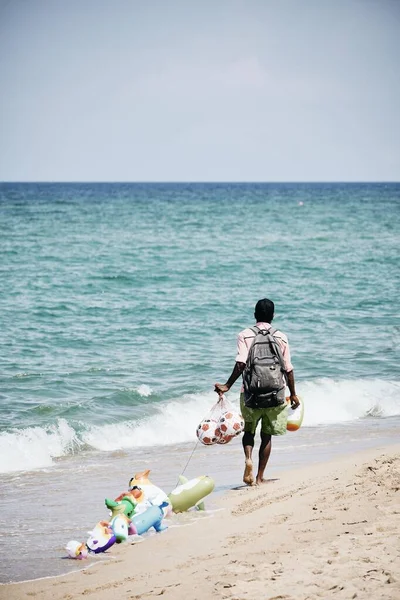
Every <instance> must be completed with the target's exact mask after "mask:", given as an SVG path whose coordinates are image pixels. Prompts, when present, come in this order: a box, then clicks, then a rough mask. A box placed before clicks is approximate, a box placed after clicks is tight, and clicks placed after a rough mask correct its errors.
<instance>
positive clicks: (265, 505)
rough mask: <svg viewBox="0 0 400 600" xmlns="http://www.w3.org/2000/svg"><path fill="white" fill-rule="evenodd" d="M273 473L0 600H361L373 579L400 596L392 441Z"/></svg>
mask: <svg viewBox="0 0 400 600" xmlns="http://www.w3.org/2000/svg"><path fill="white" fill-rule="evenodd" d="M276 475H277V476H278V477H279V479H278V481H274V482H273V483H269V484H265V485H264V486H259V487H254V488H239V489H231V490H229V491H226V492H224V493H223V494H222V495H221V496H220V497H219V498H218V499H217V501H216V504H217V506H218V508H217V510H215V511H210V512H209V513H208V514H206V515H204V516H203V517H201V516H199V515H200V513H195V514H196V518H195V519H193V520H192V521H190V522H189V523H187V522H186V523H185V515H182V516H179V517H180V521H181V526H176V525H175V524H174V525H172V526H171V527H170V530H169V531H167V532H165V533H162V534H156V535H152V536H150V537H148V538H147V539H146V540H144V541H143V542H140V543H130V542H129V541H128V542H126V543H124V544H121V545H119V546H114V547H113V549H112V554H110V556H109V557H107V559H106V560H105V557H104V558H103V559H102V560H96V561H95V562H93V563H91V564H85V563H83V564H82V568H79V570H74V571H71V572H69V573H67V574H65V575H57V576H49V577H44V578H41V579H31V580H27V581H23V582H15V583H7V584H1V585H0V598H7V600H17V599H18V600H20V599H21V598H28V597H29V598H31V597H34V596H38V597H40V598H41V599H42V598H43V599H44V600H47V599H49V600H50V599H51V600H61V599H63V600H67V599H72V598H76V597H78V596H80V595H85V596H86V597H87V598H89V599H90V598H96V599H99V600H111V598H113V597H115V594H116V593H118V595H119V596H120V597H123V598H132V599H134V598H137V599H139V598H152V597H156V596H158V595H162V596H163V598H169V599H171V600H178V599H180V598H182V599H183V598H190V599H191V600H194V599H197V598H199V599H200V598H202V600H204V598H211V597H212V598H217V599H219V598H221V599H222V598H236V599H242V598H243V599H245V598H249V599H253V600H254V598H256V597H262V598H263V599H264V598H274V597H279V595H280V597H281V598H285V600H289V599H292V598H293V599H296V600H297V598H299V599H300V598H304V599H305V598H307V597H308V598H310V599H312V598H320V597H322V598H327V597H331V595H333V594H334V597H335V598H343V599H344V598H346V599H347V598H357V599H364V598H365V600H367V599H369V598H371V597H372V596H373V595H374V593H375V592H374V589H375V588H374V586H376V591H378V590H379V597H380V598H384V599H385V600H386V599H387V600H389V599H390V600H392V599H393V600H394V599H395V597H398V595H400V587H399V586H400V584H399V580H400V573H399V567H397V568H395V565H394V559H395V555H396V552H398V539H399V534H400V531H399V529H400V527H399V519H398V514H399V513H400V509H399V508H398V499H399V497H400V496H399V494H400V444H393V445H392V444H391V445H385V446H380V447H379V446H378V447H376V448H372V449H368V450H362V451H360V452H356V453H354V454H350V455H345V456H340V457H339V458H334V459H333V460H330V461H324V462H322V463H317V464H313V465H308V466H306V467H299V468H297V469H295V470H292V471H288V470H283V471H280V472H278V473H276ZM274 476H275V474H274ZM178 520H179V519H178ZM185 525H189V526H185ZM379 546H381V548H380V549H378V547H379ZM392 563H393V564H392ZM364 588H365V589H364ZM350 592H351V593H350ZM121 594H122V596H121ZM354 594H355V595H354Z"/></svg>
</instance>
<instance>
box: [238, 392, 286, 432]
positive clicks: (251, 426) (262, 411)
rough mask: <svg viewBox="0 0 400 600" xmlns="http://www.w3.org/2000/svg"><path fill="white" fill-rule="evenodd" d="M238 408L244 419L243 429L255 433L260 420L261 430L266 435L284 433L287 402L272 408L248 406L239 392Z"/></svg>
mask: <svg viewBox="0 0 400 600" xmlns="http://www.w3.org/2000/svg"><path fill="white" fill-rule="evenodd" d="M240 410H241V412H242V416H243V419H244V430H245V431H248V432H249V433H253V434H254V433H255V432H256V429H257V425H258V424H259V422H260V421H261V431H262V432H263V433H266V434H267V435H284V434H285V433H286V423H287V404H282V406H274V407H273V408H248V407H247V406H245V404H244V394H243V392H242V393H241V394H240Z"/></svg>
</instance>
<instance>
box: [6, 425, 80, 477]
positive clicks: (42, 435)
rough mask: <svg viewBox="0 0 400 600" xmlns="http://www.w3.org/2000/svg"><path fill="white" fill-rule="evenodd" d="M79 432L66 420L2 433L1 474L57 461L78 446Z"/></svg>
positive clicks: (44, 465) (27, 469) (26, 469)
mask: <svg viewBox="0 0 400 600" xmlns="http://www.w3.org/2000/svg"><path fill="white" fill-rule="evenodd" d="M80 445H81V443H80V442H79V439H78V436H77V433H76V431H75V430H74V429H73V428H72V427H71V426H70V425H69V424H68V422H67V421H66V420H65V419H59V420H58V421H57V423H56V424H55V425H49V426H48V427H27V428H26V429H21V430H17V431H16V430H13V431H11V432H3V433H1V434H0V473H10V472H13V471H29V470H31V469H38V468H45V467H49V466H51V465H52V464H53V458H57V457H59V456H64V455H66V454H71V453H72V452H73V451H74V449H75V450H76V449H78V448H79V446H80Z"/></svg>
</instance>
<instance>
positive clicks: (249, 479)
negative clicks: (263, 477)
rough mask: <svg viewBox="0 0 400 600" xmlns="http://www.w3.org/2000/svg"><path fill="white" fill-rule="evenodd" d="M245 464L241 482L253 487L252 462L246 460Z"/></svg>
mask: <svg viewBox="0 0 400 600" xmlns="http://www.w3.org/2000/svg"><path fill="white" fill-rule="evenodd" d="M245 464H246V466H245V469H244V475H243V481H244V483H247V485H254V475H253V461H252V460H250V459H249V458H248V459H246V462H245Z"/></svg>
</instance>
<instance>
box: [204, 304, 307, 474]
mask: <svg viewBox="0 0 400 600" xmlns="http://www.w3.org/2000/svg"><path fill="white" fill-rule="evenodd" d="M274 309H275V307H274V303H273V302H272V300H268V299H267V298H264V299H262V300H259V301H258V302H257V304H256V306H255V310H254V317H255V320H256V326H255V328H253V327H251V328H250V327H249V328H247V329H244V330H243V331H241V332H240V333H239V335H238V338H237V356H236V362H235V366H234V368H233V370H232V373H231V376H230V377H229V379H228V381H227V382H226V383H225V384H222V383H216V384H215V391H216V392H217V394H218V395H219V396H222V395H223V394H225V392H227V391H228V390H230V388H231V387H232V385H233V384H234V383H235V381H236V380H237V379H238V377H239V376H240V375H242V374H243V375H244V374H245V369H246V362H247V360H248V355H249V351H250V349H251V347H252V346H253V343H254V340H255V338H256V335H258V334H259V333H260V332H262V331H264V332H265V334H271V335H269V336H268V342H269V345H270V346H271V343H272V345H275V346H276V347H277V350H276V353H277V357H278V358H277V360H278V359H279V362H280V363H282V365H281V366H282V370H283V371H284V380H283V382H284V381H285V380H286V384H287V386H288V388H289V392H290V403H291V406H292V408H297V406H299V404H300V402H299V399H298V397H297V395H296V389H295V383H294V373H293V366H292V363H291V361H290V349H289V344H288V339H287V337H286V335H285V334H284V333H282V332H281V331H279V330H276V329H273V327H272V326H271V322H272V319H273V317H274ZM265 334H263V335H265ZM266 339H267V338H266ZM248 367H249V365H248ZM245 392H246V396H245ZM267 395H268V397H269V398H272V399H269V400H268V401H266V402H265V404H266V405H267V407H266V408H261V407H250V406H249V404H250V405H251V404H252V403H253V404H254V401H253V400H252V399H251V397H250V395H249V390H248V389H246V390H245V389H244V387H242V390H241V394H240V408H241V412H242V415H243V418H244V423H245V424H244V434H243V439H242V443H243V449H244V454H245V471H244V476H243V481H244V483H247V485H254V484H256V485H259V484H261V483H264V482H265V480H264V471H265V468H266V466H267V463H268V459H269V457H270V454H271V436H273V435H283V434H285V433H286V423H287V403H286V401H284V399H285V383H283V385H282V388H281V389H280V390H278V393H275V392H273V393H272V394H271V393H270V394H267ZM255 403H256V404H257V402H255ZM246 404H247V406H246ZM261 404H262V402H261ZM260 421H261V445H260V450H259V462H258V471H257V476H256V479H255V480H254V475H253V461H252V453H253V447H254V436H255V433H256V428H257V425H258V423H259V422H260Z"/></svg>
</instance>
